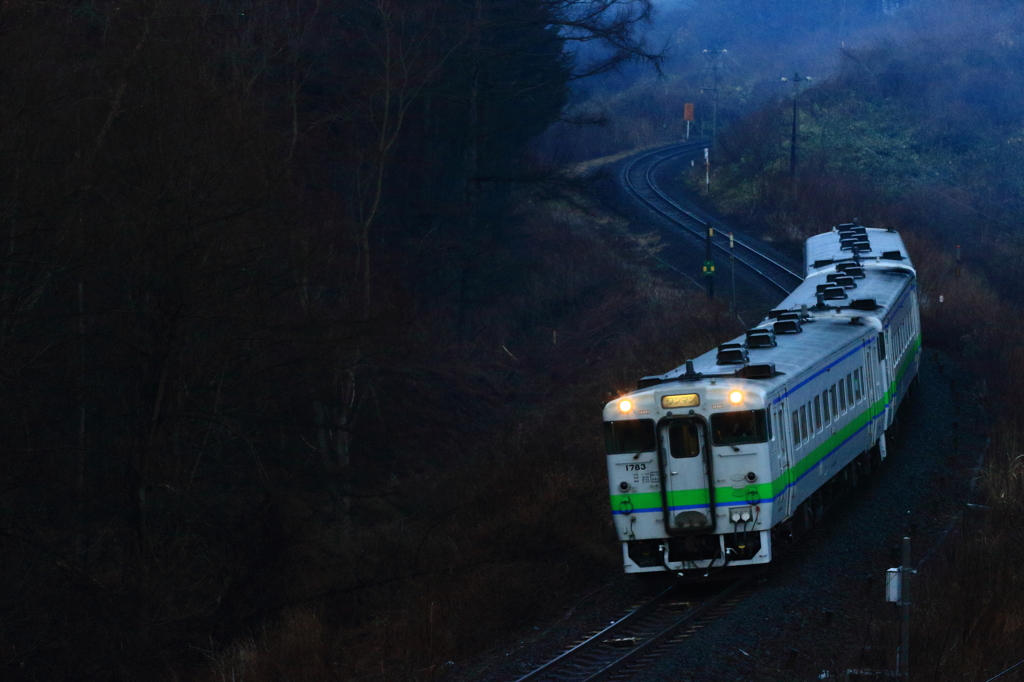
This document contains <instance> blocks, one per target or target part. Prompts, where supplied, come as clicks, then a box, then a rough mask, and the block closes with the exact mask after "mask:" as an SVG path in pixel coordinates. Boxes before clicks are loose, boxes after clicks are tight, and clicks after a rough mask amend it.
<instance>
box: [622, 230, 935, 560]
mask: <svg viewBox="0 0 1024 682" xmlns="http://www.w3.org/2000/svg"><path fill="white" fill-rule="evenodd" d="M805 254H806V259H807V262H806V266H807V278H806V279H805V281H804V282H803V283H802V284H801V285H800V286H799V287H797V289H796V290H795V291H793V292H792V293H791V294H790V295H789V296H788V297H787V298H786V299H785V300H784V301H783V302H782V303H781V304H780V305H779V308H778V309H777V310H773V311H772V312H771V314H770V315H769V317H767V318H765V319H764V320H763V321H762V322H761V323H759V324H758V325H757V326H756V327H754V328H752V329H749V330H748V331H747V332H746V333H745V334H744V335H743V336H741V337H740V338H738V339H734V340H733V341H732V342H731V343H725V344H722V345H721V346H719V347H718V348H717V349H715V350H712V351H710V352H708V353H705V354H704V355H701V356H699V357H697V358H695V359H694V360H692V361H687V362H686V364H685V365H683V366H681V367H678V368H676V369H674V370H672V371H670V372H667V373H666V374H663V375H658V376H651V377H645V378H643V379H641V380H640V382H639V383H638V385H637V390H636V391H634V392H632V393H630V394H628V395H625V396H622V397H621V398H620V399H618V400H615V401H613V402H611V403H609V404H608V405H606V406H605V409H604V436H605V448H606V451H607V464H608V480H609V487H610V490H609V492H610V495H611V507H612V517H613V520H614V523H615V529H616V532H617V534H618V537H619V540H620V541H621V543H622V549H623V562H624V564H625V570H626V572H627V573H646V572H657V571H675V572H680V573H685V574H691V575H707V574H708V572H709V569H714V568H716V567H724V566H729V567H732V568H733V569H735V568H737V567H740V566H754V565H758V564H766V563H768V562H770V561H771V559H772V555H773V550H774V549H775V548H774V547H773V542H774V543H778V542H789V540H791V539H792V538H793V537H794V536H797V535H799V534H800V533H802V532H803V531H804V530H806V529H807V528H808V527H810V526H811V525H812V524H813V523H814V522H815V521H816V520H817V519H818V518H819V517H820V516H821V514H822V513H823V511H824V510H825V509H826V508H827V507H828V505H829V504H830V503H831V501H832V500H833V499H835V497H837V496H838V495H839V494H841V492H842V491H843V490H844V489H845V488H847V487H850V486H852V485H856V484H857V482H858V481H859V479H860V477H861V476H863V475H866V474H867V473H869V472H870V471H871V470H873V468H874V467H875V466H876V465H877V463H878V462H879V461H880V460H881V459H884V457H885V431H886V430H887V429H888V428H889V427H890V425H891V424H892V423H893V418H894V413H895V410H896V408H897V407H898V406H899V404H900V401H901V400H902V399H903V397H904V395H905V394H906V392H907V390H908V388H909V386H910V383H911V382H912V380H913V379H914V377H915V376H916V374H917V368H918V362H919V359H918V358H919V348H920V333H919V329H920V324H919V317H918V308H917V291H916V277H915V272H914V270H913V267H912V265H911V263H910V260H909V256H908V254H907V253H906V249H905V247H904V245H903V242H902V240H901V239H900V238H899V235H898V234H896V233H895V232H892V231H887V230H881V229H869V228H864V227H861V226H856V225H841V226H840V227H839V228H837V229H834V230H833V231H832V232H829V233H825V234H821V235H817V236H815V237H812V238H811V239H809V240H807V244H806V250H805Z"/></svg>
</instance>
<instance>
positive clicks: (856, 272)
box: [836, 263, 864, 279]
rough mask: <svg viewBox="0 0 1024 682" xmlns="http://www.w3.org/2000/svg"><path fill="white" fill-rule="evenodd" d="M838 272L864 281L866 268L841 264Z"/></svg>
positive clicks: (853, 264)
mask: <svg viewBox="0 0 1024 682" xmlns="http://www.w3.org/2000/svg"><path fill="white" fill-rule="evenodd" d="M836 270H838V271H839V272H841V273H843V274H845V275H848V276H849V277H853V278H854V279H864V268H862V267H861V266H860V265H858V264H857V263H839V264H837V265H836Z"/></svg>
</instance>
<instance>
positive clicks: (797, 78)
mask: <svg viewBox="0 0 1024 682" xmlns="http://www.w3.org/2000/svg"><path fill="white" fill-rule="evenodd" d="M810 80H811V78H810V76H801V75H800V74H799V73H794V74H793V137H792V139H791V140H790V143H789V177H791V178H793V179H794V180H795V179H796V129H797V115H796V100H797V95H799V94H800V83H803V82H809V81H810ZM788 81H789V79H788V78H785V77H783V78H782V82H783V83H786V82H788Z"/></svg>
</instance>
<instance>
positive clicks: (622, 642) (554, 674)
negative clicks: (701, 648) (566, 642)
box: [517, 576, 753, 682]
mask: <svg viewBox="0 0 1024 682" xmlns="http://www.w3.org/2000/svg"><path fill="white" fill-rule="evenodd" d="M752 580H753V576H748V577H745V578H741V579H738V580H736V581H734V582H732V583H729V584H727V585H725V586H718V587H715V586H713V585H703V586H700V587H697V586H694V585H686V584H676V585H673V586H672V587H670V588H668V589H667V590H665V591H664V592H662V593H661V594H659V595H657V596H656V597H654V599H652V600H650V601H648V602H647V603H646V604H643V605H641V606H638V607H637V608H636V609H634V610H633V611H631V612H630V613H629V614H627V615H626V616H623V617H622V618H620V619H619V620H617V621H615V622H614V623H612V624H611V625H609V626H608V627H606V628H605V629H603V630H601V631H600V632H598V633H597V634H595V635H592V636H591V637H588V638H587V639H585V640H584V641H582V642H580V643H579V644H577V645H576V646H574V647H572V648H571V649H569V650H568V651H566V652H564V653H563V654H561V655H560V656H558V657H557V658H555V659H553V660H551V661H549V662H548V663H546V664H544V665H542V666H541V667H539V668H537V669H536V670H534V671H533V672H531V673H529V674H527V675H524V676H523V677H520V678H519V679H518V680H517V682H596V681H597V680H617V679H629V678H630V677H631V676H632V673H633V672H635V671H636V670H637V669H638V668H641V667H643V666H644V665H645V664H646V663H647V661H648V660H653V659H654V658H656V657H658V656H659V655H660V653H661V651H660V649H661V648H663V647H667V646H671V645H674V644H677V643H678V642H681V641H683V640H685V639H687V638H688V637H690V636H692V635H693V634H695V633H696V632H698V631H700V630H702V629H703V628H704V627H705V626H707V625H709V624H710V623H712V622H714V621H715V620H717V619H718V618H720V617H722V616H723V615H725V614H726V613H728V612H729V611H730V610H731V609H732V607H733V606H735V605H736V604H738V603H739V602H740V601H742V600H743V599H744V598H745V597H746V596H747V594H748V593H749V592H750V591H752V590H753V583H752Z"/></svg>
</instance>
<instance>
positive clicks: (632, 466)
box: [626, 462, 647, 471]
mask: <svg viewBox="0 0 1024 682" xmlns="http://www.w3.org/2000/svg"><path fill="white" fill-rule="evenodd" d="M646 468H647V463H646V462H641V463H639V464H627V465H626V471H643V470H644V469H646Z"/></svg>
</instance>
